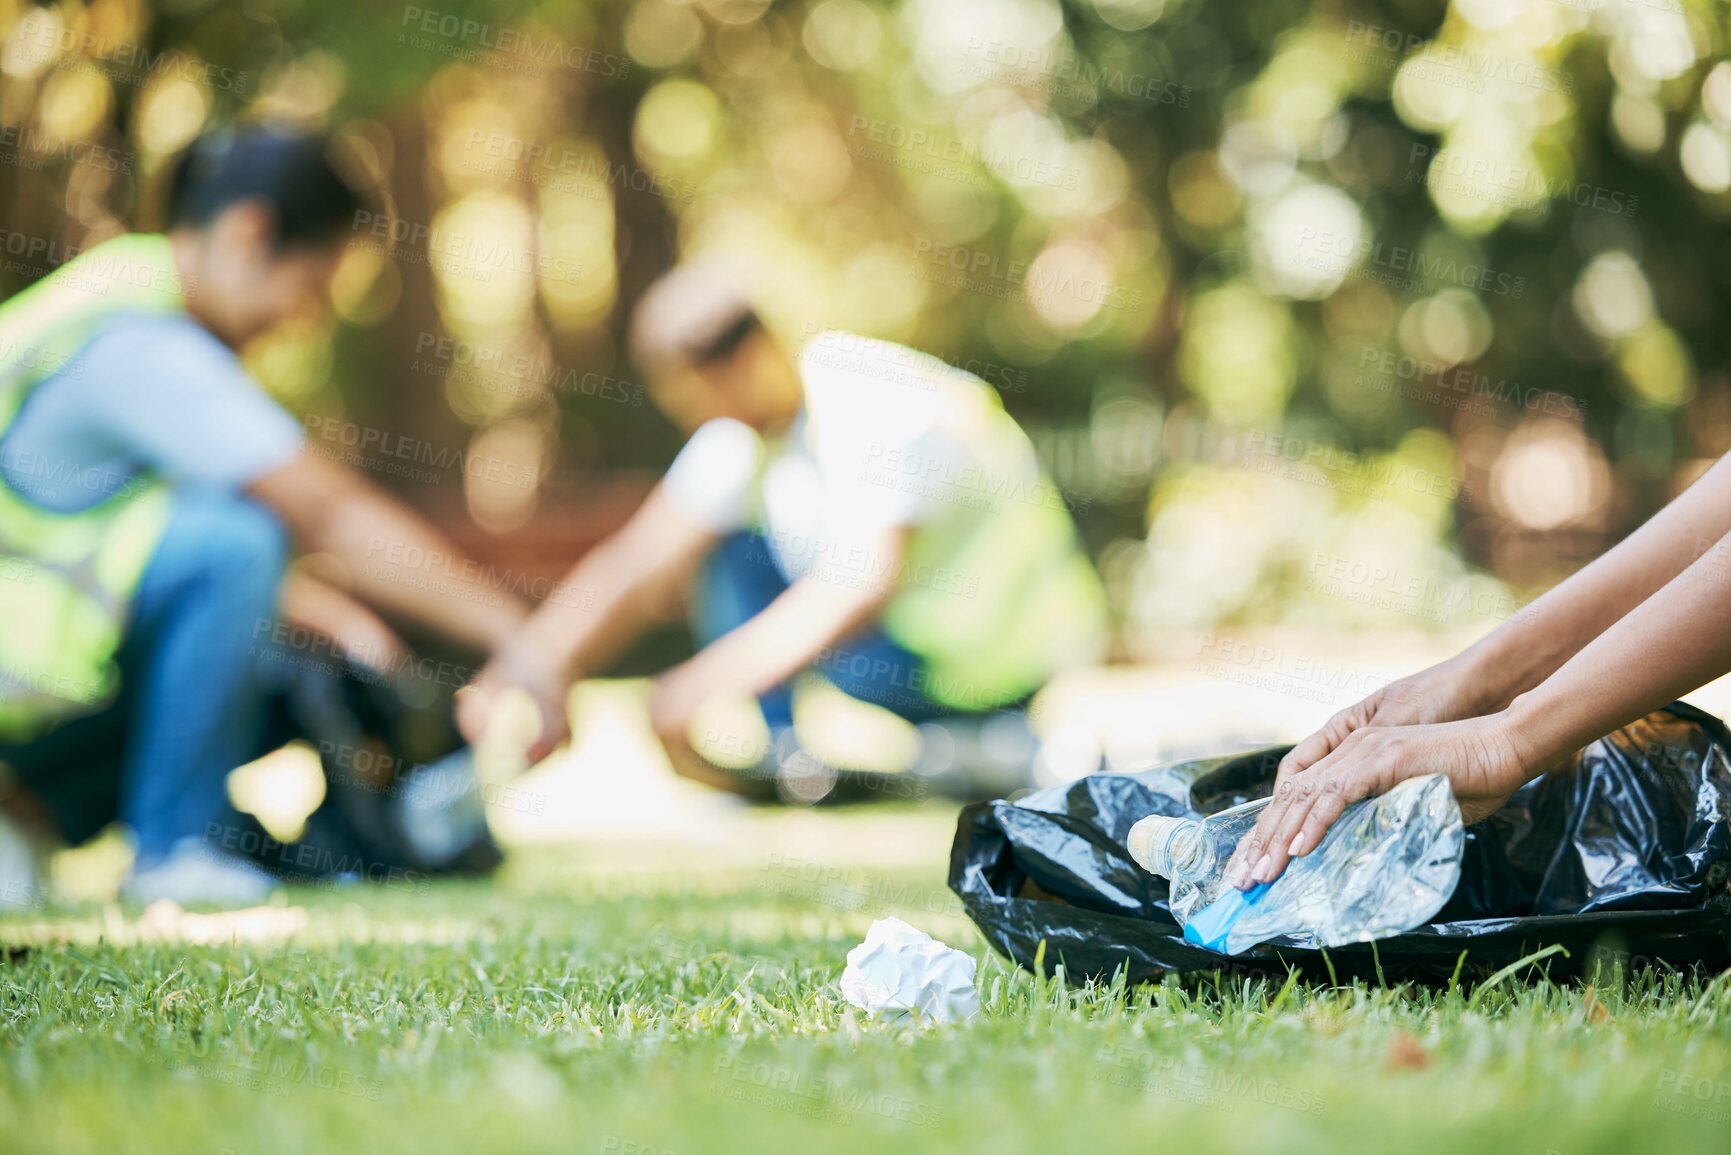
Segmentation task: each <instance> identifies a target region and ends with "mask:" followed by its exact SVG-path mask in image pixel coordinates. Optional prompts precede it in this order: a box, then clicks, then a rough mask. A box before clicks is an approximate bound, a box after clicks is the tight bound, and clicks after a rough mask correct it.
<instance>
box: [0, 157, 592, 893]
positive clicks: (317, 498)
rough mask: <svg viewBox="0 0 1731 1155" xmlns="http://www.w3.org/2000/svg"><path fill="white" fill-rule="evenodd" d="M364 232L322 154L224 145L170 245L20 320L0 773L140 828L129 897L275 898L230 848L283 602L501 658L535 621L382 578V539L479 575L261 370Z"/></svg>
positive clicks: (11, 405) (186, 185) (184, 181)
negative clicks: (321, 448)
mask: <svg viewBox="0 0 1731 1155" xmlns="http://www.w3.org/2000/svg"><path fill="white" fill-rule="evenodd" d="M361 207H362V202H361V198H360V197H359V195H358V194H357V192H356V190H355V189H354V188H353V187H351V186H350V185H349V184H348V183H347V182H346V181H345V180H344V179H343V177H342V176H341V175H340V173H339V172H338V170H337V169H336V168H335V167H334V166H333V164H332V161H331V159H330V155H329V148H328V144H327V142H326V141H325V140H324V139H323V138H322V137H319V136H316V135H307V134H300V133H296V132H288V131H275V130H271V129H267V128H257V129H250V130H245V131H239V132H223V133H215V134H211V135H208V136H205V137H202V138H201V139H199V140H198V141H196V142H195V143H194V144H193V145H192V147H191V148H190V149H189V150H188V151H187V152H186V153H185V155H183V156H182V157H181V158H179V160H178V161H177V162H176V164H175V165H174V168H173V171H172V180H171V187H170V189H169V194H168V198H167V220H168V230H167V232H166V233H165V234H160V235H156V234H131V235H124V236H120V237H116V238H114V239H112V240H109V241H106V242H104V243H102V244H99V245H97V246H95V247H93V248H91V249H88V250H87V251H85V252H83V253H82V254H80V255H79V256H78V257H76V258H75V259H74V260H72V261H70V262H68V263H67V264H65V265H64V266H62V267H61V268H59V269H58V270H56V271H55V272H53V273H52V274H50V275H49V276H47V277H46V278H44V279H43V280H41V281H39V282H38V283H36V284H35V285H32V286H31V287H30V288H29V289H27V290H25V291H24V292H22V293H20V294H18V295H17V296H15V297H13V298H12V299H10V300H8V301H6V302H5V303H4V304H3V305H0V763H5V764H7V765H8V766H10V767H11V768H12V771H13V773H14V775H15V776H16V777H17V779H19V780H21V781H22V784H23V785H24V787H25V788H26V789H27V791H28V792H29V794H30V795H31V796H32V797H33V799H34V800H35V801H36V802H37V803H38V805H39V808H40V809H41V810H43V811H45V812H46V814H47V817H48V820H49V821H50V822H51V823H52V824H53V826H55V827H57V829H58V833H59V834H60V835H61V836H62V837H64V838H67V839H69V840H71V841H78V840H81V839H83V838H86V837H88V836H89V835H91V834H93V833H95V832H96V831H97V830H99V829H101V828H102V827H103V826H105V825H106V824H108V823H109V822H112V821H114V820H116V819H119V820H120V821H122V822H123V823H124V824H125V825H126V826H127V827H128V828H129V829H130V832H131V835H132V837H133V839H134V842H135V846H136V857H135V861H134V865H133V868H132V873H131V875H130V877H129V878H128V880H127V882H126V884H125V889H124V894H125V895H126V896H127V897H130V898H133V899H137V900H140V901H149V900H152V899H156V898H171V899H174V900H177V901H180V902H183V903H188V902H210V903H219V904H239V903H246V902H251V901H256V900H258V899H259V898H261V897H263V896H264V895H265V894H266V893H268V891H269V890H270V889H271V887H272V886H273V885H274V879H273V878H272V877H271V876H270V875H269V874H267V873H266V872H264V871H262V870H260V869H259V868H258V867H257V865H256V864H254V863H251V862H248V861H246V860H244V859H242V858H241V857H239V856H238V855H235V854H232V853H229V852H228V851H226V850H224V849H223V848H222V847H221V846H220V845H216V844H214V842H215V840H213V839H211V838H210V831H211V830H212V829H215V828H220V827H222V825H223V824H224V823H225V822H227V821H229V820H230V819H231V818H232V815H233V812H232V811H231V810H230V808H229V805H228V802H227V798H226V780H227V776H228V774H229V772H230V771H231V770H232V769H234V768H235V767H236V766H238V765H240V764H243V763H245V762H248V761H250V760H252V759H254V758H256V757H258V756H259V755H260V754H262V753H263V752H264V750H263V749H261V747H260V741H261V728H262V726H263V724H264V712H265V701H266V697H267V692H268V690H269V685H268V683H269V681H270V672H269V671H268V670H266V669H265V668H264V665H265V663H263V662H262V661H261V656H262V655H263V654H264V652H265V651H266V650H268V647H269V645H270V644H271V639H272V638H273V637H274V636H275V635H276V634H277V633H279V631H278V630H277V629H276V628H275V624H276V622H277V621H278V611H279V598H280V599H281V601H282V602H283V608H284V610H285V612H290V613H295V612H297V611H298V613H299V614H300V616H301V619H302V620H310V621H312V622H315V623H327V624H328V623H336V625H334V626H333V627H332V628H333V630H335V631H337V632H347V633H348V634H349V635H350V636H351V637H353V636H355V635H357V634H359V635H362V636H372V637H374V638H376V639H378V641H377V645H376V646H375V647H374V649H375V650H382V649H385V648H388V647H390V646H393V645H396V644H397V642H396V639H395V635H394V634H392V633H391V631H390V629H389V628H388V627H387V626H385V624H384V622H383V619H381V618H378V617H374V616H373V610H378V611H381V612H385V613H389V614H391V615H393V616H395V617H396V618H398V619H400V620H404V621H409V622H413V623H415V624H417V625H420V626H422V627H424V628H426V629H428V630H431V631H434V632H436V633H438V634H440V635H441V636H444V637H448V638H450V639H453V640H454V641H456V642H458V643H460V644H462V645H465V646H468V647H470V648H472V649H473V650H475V651H477V652H480V653H482V654H489V653H491V652H492V651H493V650H494V649H495V648H496V647H497V646H498V644H499V643H500V642H501V640H502V639H504V638H506V637H509V636H511V635H512V633H513V631H514V630H515V628H516V627H517V626H518V625H519V624H520V622H521V619H522V616H523V613H524V607H523V606H522V605H521V604H519V603H517V602H516V601H514V600H512V599H510V598H506V597H501V596H498V594H497V592H496V591H491V590H488V591H487V596H483V597H474V598H464V597H460V596H458V597H451V596H446V593H445V592H433V591H430V590H426V589H423V588H422V585H421V583H413V582H403V581H393V580H391V579H392V576H393V575H392V574H390V573H388V572H385V571H384V570H383V569H382V567H379V566H377V565H369V564H367V562H368V560H369V559H368V552H369V549H371V548H373V547H374V546H376V543H377V542H378V541H380V540H385V541H391V542H400V543H403V544H405V545H406V546H408V547H411V548H419V549H421V550H424V551H427V552H429V553H431V552H440V553H443V554H445V555H446V556H460V555H459V553H458V551H456V550H455V548H454V547H453V546H452V545H451V544H449V543H448V542H447V541H445V540H444V538H443V537H442V535H440V534H439V533H438V532H437V531H435V530H434V529H433V528H432V527H431V526H430V525H428V524H427V523H426V522H424V521H423V520H422V519H421V518H420V517H419V516H418V515H416V514H414V513H413V512H411V511H410V510H409V509H408V508H407V507H405V506H403V505H401V504H399V503H398V502H397V501H395V500H394V499H392V498H390V497H388V496H386V495H385V494H384V493H383V492H382V491H380V490H378V489H375V488H374V487H373V486H372V485H370V484H369V483H367V482H366V481H364V480H363V479H362V478H361V476H360V475H359V474H358V473H356V472H355V471H353V470H351V469H350V468H348V467H346V466H344V465H341V464H338V463H334V462H331V461H327V460H324V459H322V458H320V457H318V456H315V455H313V454H311V453H309V452H308V450H307V447H306V445H305V438H304V434H303V431H302V427H301V425H300V423H299V422H298V421H297V420H296V419H295V418H294V417H292V416H291V415H290V414H289V413H288V412H286V411H285V410H283V409H282V408H281V407H279V406H278V405H277V403H276V402H275V401H274V400H272V399H271V398H270V397H269V396H268V395H267V394H266V393H265V392H264V390H263V389H262V388H261V387H260V386H259V385H258V384H257V383H256V382H255V381H254V380H253V379H252V378H251V377H250V376H249V375H248V373H247V371H246V369H245V368H244V367H243V366H242V363H241V361H240V359H239V357H238V355H237V351H238V350H240V349H242V347H244V346H245V345H247V344H248V342H250V341H252V340H253V339H255V338H257V337H259V336H261V335H263V334H264V333H266V332H267V331H269V330H271V329H272V328H274V327H275V326H277V325H279V324H281V323H283V322H286V321H289V320H291V319H295V318H303V317H307V316H309V315H310V316H314V317H316V316H319V315H321V314H322V312H323V310H324V307H325V299H326V295H327V292H328V288H329V285H330V283H331V280H332V278H333V276H334V275H335V272H336V269H337V266H338V263H339V261H340V259H341V258H342V255H343V252H344V246H345V242H346V240H347V238H348V237H349V235H350V234H351V231H352V227H353V220H354V217H355V214H356V212H357V211H358V210H360V208H361ZM291 549H298V550H301V551H305V552H319V553H323V554H325V555H328V556H329V557H330V558H332V559H334V560H335V561H336V563H338V564H339V565H340V566H342V568H343V569H344V570H346V572H347V574H348V575H349V576H350V579H351V584H350V586H349V592H350V593H352V594H353V595H354V598H351V597H350V596H349V594H348V593H343V592H340V591H338V590H336V589H335V588H332V587H319V586H317V585H314V584H311V583H305V582H298V581H296V580H292V579H291V580H290V581H289V582H288V583H287V584H286V586H285V562H286V560H287V558H288V556H289V553H290V550H291ZM456 569H457V570H458V571H461V570H462V569H463V567H456ZM452 580H453V581H456V582H461V581H463V580H464V579H463V578H461V577H460V576H458V577H456V578H453V579H452ZM447 592H448V591H447ZM355 599H358V600H355ZM369 607H370V608H369ZM543 697H545V695H543ZM562 724H563V723H562V717H561V718H556V719H551V720H549V721H548V723H547V725H546V727H545V728H546V731H547V733H546V738H547V740H548V741H549V742H551V741H552V740H555V739H556V738H557V737H558V734H559V727H560V726H562Z"/></svg>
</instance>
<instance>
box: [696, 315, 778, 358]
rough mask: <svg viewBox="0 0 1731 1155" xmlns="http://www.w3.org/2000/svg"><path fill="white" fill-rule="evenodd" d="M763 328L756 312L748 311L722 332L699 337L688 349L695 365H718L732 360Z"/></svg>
mask: <svg viewBox="0 0 1731 1155" xmlns="http://www.w3.org/2000/svg"><path fill="white" fill-rule="evenodd" d="M761 328H763V322H762V321H761V320H759V319H758V316H757V313H756V311H755V310H752V309H747V310H745V312H743V313H741V314H739V316H737V317H735V318H734V319H733V320H732V321H731V322H730V323H728V324H727V325H726V326H725V327H724V328H722V329H721V331H720V332H717V333H711V334H707V335H702V336H699V337H698V338H697V339H696V340H694V341H692V342H691V343H690V344H689V345H688V346H687V348H686V353H687V355H688V356H689V357H690V360H691V363H692V364H693V365H699V366H707V365H717V364H720V363H721V362H723V361H727V360H730V359H731V358H732V357H733V355H734V354H735V353H737V352H738V351H739V347H740V346H741V345H743V344H745V339H746V338H747V337H749V336H751V335H752V334H753V333H755V332H757V331H758V330H759V329H761Z"/></svg>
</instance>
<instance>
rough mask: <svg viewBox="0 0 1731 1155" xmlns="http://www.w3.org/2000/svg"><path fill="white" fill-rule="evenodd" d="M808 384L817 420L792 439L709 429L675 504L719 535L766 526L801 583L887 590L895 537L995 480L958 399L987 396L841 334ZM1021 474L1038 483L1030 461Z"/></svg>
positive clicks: (732, 426) (673, 484) (943, 368)
mask: <svg viewBox="0 0 1731 1155" xmlns="http://www.w3.org/2000/svg"><path fill="white" fill-rule="evenodd" d="M799 373H800V381H801V384H802V385H803V386H804V391H805V406H804V409H803V410H802V412H801V414H800V416H799V418H798V419H797V420H796V421H795V422H794V424H793V426H792V427H791V428H790V429H789V430H788V431H787V432H786V433H785V434H784V435H782V436H781V437H778V438H776V439H774V440H773V441H772V442H770V443H768V444H765V442H764V440H763V439H762V438H761V437H759V436H758V434H757V432H756V431H755V430H753V429H752V428H750V427H749V426H747V425H744V424H742V423H741V422H738V421H734V420H731V419H728V418H721V419H717V420H714V421H710V422H708V423H707V424H705V425H704V426H703V427H702V428H700V429H698V431H697V432H696V433H695V434H693V435H692V438H691V440H690V441H689V442H687V443H686V445H685V448H684V449H682V450H681V451H680V453H679V456H678V458H676V459H675V460H674V462H673V466H672V468H671V469H669V470H668V473H667V476H666V478H665V480H664V481H663V483H662V485H663V492H664V493H665V495H666V496H667V499H668V500H669V502H671V503H672V505H673V506H674V508H675V509H676V510H678V511H679V513H680V514H681V515H682V516H684V517H686V518H689V519H690V520H691V521H693V522H694V523H696V524H697V525H700V526H702V527H703V528H704V529H707V530H709V531H711V532H712V533H716V534H726V533H731V532H733V531H735V530H739V529H742V528H744V527H746V526H747V525H749V524H751V523H752V522H753V521H754V520H755V519H757V518H759V517H760V518H761V520H762V525H763V529H764V531H765V534H766V536H767V537H768V539H769V543H770V546H771V548H772V549H773V550H774V553H775V558H776V562H777V565H778V567H779V568H780V569H781V571H782V573H783V575H784V576H786V577H787V578H788V579H789V580H797V579H798V578H801V577H804V576H807V575H810V574H815V573H819V572H820V571H827V576H828V577H830V578H831V579H832V580H836V581H842V582H853V583H856V584H857V582H858V581H859V580H863V578H867V577H869V576H870V575H872V574H874V573H875V574H877V575H878V576H880V577H881V576H883V569H882V567H881V566H878V565H877V564H876V559H875V557H874V556H873V554H872V547H873V544H874V543H875V542H876V540H877V539H878V538H879V536H880V535H881V534H882V533H883V532H884V531H885V530H886V529H891V528H902V527H915V526H920V525H924V524H927V523H929V522H931V521H933V520H935V519H936V518H939V517H941V516H945V515H946V514H949V513H952V512H954V511H955V510H956V508H957V507H958V505H959V504H961V503H960V502H958V499H957V494H958V492H962V491H965V490H966V489H967V488H968V487H969V484H970V483H969V482H968V480H967V479H969V478H975V477H979V476H983V475H985V470H986V463H985V462H983V461H982V459H981V450H982V446H981V444H980V438H978V437H977V436H974V435H971V434H970V432H969V428H968V420H967V415H966V412H965V409H966V404H965V401H966V395H965V394H961V393H959V391H958V386H960V385H963V384H966V386H967V387H968V388H976V389H977V388H980V387H981V386H980V385H979V383H978V382H977V381H976V380H975V379H973V378H972V377H970V376H968V375H967V374H965V373H962V372H961V371H960V370H958V369H955V368H953V367H951V366H949V365H947V364H945V363H944V362H942V361H939V360H938V359H936V358H934V357H930V356H928V355H926V354H924V353H918V352H915V351H914V350H911V349H908V348H906V347H904V346H901V345H895V344H892V343H890V342H888V341H879V340H875V339H871V338H866V337H858V336H855V335H853V334H849V333H842V332H838V331H830V332H825V333H821V334H819V335H818V336H816V337H814V338H812V340H811V341H810V342H809V343H807V345H806V346H805V348H804V350H803V351H802V352H801V355H800V359H799ZM1014 467H1015V468H1017V469H1022V468H1025V469H1027V470H1028V471H1029V472H1030V475H1032V474H1033V473H1034V472H1035V471H1036V467H1035V464H1034V462H1033V458H1032V454H1031V453H1030V454H1029V456H1028V460H1027V461H1026V462H1025V463H1022V462H1017V463H1015V466H1014ZM862 575H863V576H862Z"/></svg>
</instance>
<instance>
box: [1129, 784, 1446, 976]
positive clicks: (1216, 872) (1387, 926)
mask: <svg viewBox="0 0 1731 1155" xmlns="http://www.w3.org/2000/svg"><path fill="white" fill-rule="evenodd" d="M1268 801H1269V800H1268V799H1266V798H1259V799H1257V800H1256V801H1254V802H1246V803H1244V804H1243V805H1242V806H1234V807H1233V808H1232V809H1230V810H1223V811H1221V812H1220V813H1218V814H1212V815H1210V816H1208V817H1207V818H1204V819H1202V820H1201V821H1197V820H1195V819H1191V818H1168V817H1165V816H1164V815H1158V814H1156V815H1150V816H1149V817H1147V818H1144V819H1142V820H1141V821H1140V822H1138V823H1136V825H1134V826H1132V827H1131V828H1130V836H1129V839H1128V844H1129V851H1130V857H1132V858H1134V859H1135V860H1136V862H1137V863H1138V864H1139V865H1140V866H1141V867H1142V868H1143V869H1144V870H1146V871H1148V872H1149V873H1150V874H1157V875H1160V876H1161V877H1163V878H1166V879H1169V880H1170V882H1171V888H1172V895H1171V907H1172V913H1173V915H1174V916H1176V917H1177V919H1178V921H1179V922H1181V923H1182V924H1183V925H1184V937H1185V938H1186V939H1187V940H1189V941H1190V942H1193V943H1196V944H1197V945H1199V946H1204V947H1207V948H1208V949H1210V950H1215V951H1221V952H1224V953H1226V954H1238V953H1239V952H1241V951H1243V950H1246V949H1248V948H1249V947H1252V946H1254V945H1256V944H1257V943H1259V942H1266V941H1267V940H1268V939H1271V938H1280V937H1282V936H1304V935H1308V936H1310V937H1311V939H1313V940H1314V943H1315V944H1316V945H1320V946H1341V945H1344V944H1346V943H1352V942H1370V941H1373V940H1375V939H1379V938H1384V937H1386V936H1388V935H1392V934H1399V933H1400V932H1402V931H1406V930H1411V929H1412V928H1413V927H1415V926H1418V925H1420V924H1421V923H1424V922H1426V921H1427V920H1429V919H1430V917H1431V916H1432V915H1434V914H1436V912H1437V911H1439V910H1441V909H1442V906H1443V904H1444V903H1445V902H1447V901H1448V900H1449V896H1450V895H1452V894H1453V893H1454V889H1455V884H1456V883H1458V882H1459V881H1460V875H1461V852H1462V849H1463V847H1464V845H1465V832H1464V830H1463V829H1462V826H1461V812H1460V807H1459V806H1458V805H1457V804H1456V802H1455V797H1454V792H1453V791H1452V790H1450V788H1449V784H1448V779H1446V778H1444V777H1443V776H1442V775H1440V774H1428V775H1425V776H1424V777H1421V778H1409V779H1407V780H1406V781H1405V782H1402V783H1401V784H1400V785H1398V786H1396V787H1395V788H1394V789H1392V790H1390V791H1389V792H1388V793H1386V794H1384V795H1382V796H1381V797H1379V798H1367V799H1365V800H1364V801H1362V802H1355V803H1353V804H1352V805H1351V806H1348V807H1347V808H1346V810H1345V812H1344V813H1342V814H1341V816H1340V818H1339V819H1338V820H1336V822H1335V824H1334V825H1333V826H1332V827H1330V828H1329V831H1328V833H1327V834H1326V835H1324V836H1323V839H1322V844H1321V845H1320V846H1318V847H1317V848H1316V849H1315V850H1313V851H1311V852H1310V853H1309V854H1307V855H1305V856H1304V857H1303V858H1294V859H1293V860H1292V861H1291V862H1289V863H1288V864H1287V867H1286V870H1285V871H1283V872H1282V873H1281V875H1280V877H1279V878H1276V879H1275V880H1274V881H1273V882H1265V883H1262V884H1260V885H1258V886H1255V887H1253V888H1251V889H1250V890H1244V891H1241V890H1239V889H1238V888H1237V887H1235V886H1233V885H1232V884H1231V883H1230V882H1228V881H1226V865H1227V863H1228V862H1229V861H1230V860H1231V858H1232V852H1233V850H1234V849H1235V848H1236V847H1237V846H1238V842H1239V840H1240V839H1242V838H1243V837H1245V836H1246V835H1248V834H1249V833H1250V831H1251V829H1252V828H1253V827H1254V826H1255V825H1256V818H1257V815H1259V814H1260V813H1261V812H1262V809H1263V807H1265V806H1267V805H1268ZM1301 945H1310V944H1306V943H1302V940H1301Z"/></svg>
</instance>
